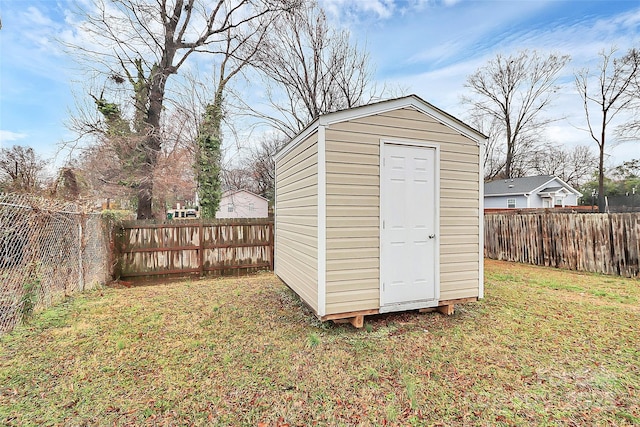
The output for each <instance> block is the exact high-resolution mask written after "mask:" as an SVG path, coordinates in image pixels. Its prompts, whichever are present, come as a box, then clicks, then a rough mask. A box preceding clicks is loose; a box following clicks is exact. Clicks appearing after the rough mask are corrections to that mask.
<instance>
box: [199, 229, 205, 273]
mask: <svg viewBox="0 0 640 427" xmlns="http://www.w3.org/2000/svg"><path fill="white" fill-rule="evenodd" d="M198 238H199V240H200V242H199V243H200V245H199V246H200V248H199V250H198V252H199V255H200V256H199V257H198V268H199V269H200V277H202V276H204V224H203V223H202V219H200V225H199V229H198Z"/></svg>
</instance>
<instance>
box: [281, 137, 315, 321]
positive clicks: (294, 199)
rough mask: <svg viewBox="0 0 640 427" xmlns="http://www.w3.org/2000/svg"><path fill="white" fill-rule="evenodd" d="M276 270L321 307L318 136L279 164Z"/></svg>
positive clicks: (289, 284)
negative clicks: (319, 302) (319, 291)
mask: <svg viewBox="0 0 640 427" xmlns="http://www.w3.org/2000/svg"><path fill="white" fill-rule="evenodd" d="M276 188H277V191H276V226H275V227H276V231H275V233H276V239H277V241H276V248H275V251H276V253H275V260H276V261H275V268H276V271H275V272H276V274H277V275H278V277H280V278H281V279H282V280H283V281H284V282H285V283H286V284H287V285H288V286H289V287H291V289H293V290H294V291H295V292H296V293H297V294H298V295H299V296H300V297H301V298H302V299H303V300H304V301H305V302H306V303H307V304H309V305H310V306H311V307H312V308H313V309H314V310H315V311H316V312H317V311H318V217H317V214H318V209H317V206H318V136H317V133H314V134H312V135H310V136H309V137H308V138H307V139H306V140H305V141H304V142H302V143H301V144H300V145H299V146H297V147H296V148H295V149H293V150H292V151H291V152H289V153H287V154H286V155H285V156H284V157H283V158H282V159H280V160H279V161H278V162H277V164H276Z"/></svg>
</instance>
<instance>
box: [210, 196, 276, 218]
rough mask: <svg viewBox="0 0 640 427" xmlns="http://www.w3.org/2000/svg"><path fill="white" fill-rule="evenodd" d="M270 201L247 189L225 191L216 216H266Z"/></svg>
mask: <svg viewBox="0 0 640 427" xmlns="http://www.w3.org/2000/svg"><path fill="white" fill-rule="evenodd" d="M268 216H269V201H268V200H267V199H265V198H264V197H262V196H258V195H257V194H254V193H252V192H250V191H247V190H236V191H225V192H224V193H222V198H221V199H220V206H219V207H218V212H216V218H266V217H268Z"/></svg>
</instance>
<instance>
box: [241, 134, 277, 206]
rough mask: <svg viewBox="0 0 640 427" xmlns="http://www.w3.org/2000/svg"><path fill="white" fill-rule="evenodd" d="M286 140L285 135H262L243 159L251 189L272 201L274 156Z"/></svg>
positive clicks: (273, 192)
mask: <svg viewBox="0 0 640 427" xmlns="http://www.w3.org/2000/svg"><path fill="white" fill-rule="evenodd" d="M287 141H288V138H286V137H281V136H275V135H271V136H264V137H263V138H262V140H261V141H260V143H259V144H258V145H257V146H256V147H254V148H253V149H252V150H251V152H250V154H249V156H248V157H247V158H246V159H245V165H244V169H245V170H246V171H248V173H249V176H250V179H251V181H252V183H253V185H252V188H253V191H254V192H255V193H256V194H259V195H261V196H263V197H265V198H267V199H269V200H270V201H272V202H273V200H274V198H275V179H276V164H275V159H274V156H275V154H276V153H277V152H278V150H280V148H282V147H283V146H284V145H285V144H286V142H287Z"/></svg>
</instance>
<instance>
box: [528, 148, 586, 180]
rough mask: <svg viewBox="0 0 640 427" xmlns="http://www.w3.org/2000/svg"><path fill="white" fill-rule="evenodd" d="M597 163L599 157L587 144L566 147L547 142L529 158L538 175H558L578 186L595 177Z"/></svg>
mask: <svg viewBox="0 0 640 427" xmlns="http://www.w3.org/2000/svg"><path fill="white" fill-rule="evenodd" d="M597 165H598V161H597V157H596V156H595V155H594V154H593V153H592V152H591V150H590V149H589V147H587V146H585V145H579V146H576V147H574V148H573V149H564V148H562V147H559V146H557V145H555V144H549V143H547V144H544V145H543V146H542V147H541V148H540V149H539V150H537V151H536V153H535V154H534V155H533V156H531V158H530V160H529V170H530V171H531V172H533V173H536V174H538V175H552V176H557V177H558V178H560V179H561V180H563V181H564V182H566V183H567V184H569V185H571V186H573V187H576V188H579V187H580V186H582V185H583V184H584V183H585V182H587V181H589V180H590V179H591V178H593V174H594V172H595V171H596V170H597Z"/></svg>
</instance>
